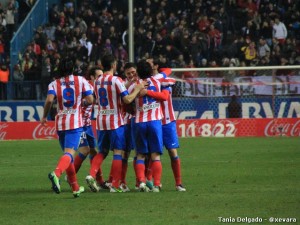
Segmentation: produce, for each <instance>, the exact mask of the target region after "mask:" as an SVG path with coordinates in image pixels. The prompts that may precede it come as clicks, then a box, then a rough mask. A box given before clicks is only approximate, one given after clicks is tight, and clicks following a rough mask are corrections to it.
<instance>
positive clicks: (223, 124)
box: [0, 118, 300, 140]
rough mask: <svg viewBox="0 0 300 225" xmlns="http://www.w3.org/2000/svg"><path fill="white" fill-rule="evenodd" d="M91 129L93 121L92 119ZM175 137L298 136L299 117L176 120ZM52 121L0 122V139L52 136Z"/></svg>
mask: <svg viewBox="0 0 300 225" xmlns="http://www.w3.org/2000/svg"><path fill="white" fill-rule="evenodd" d="M92 126H93V128H94V131H95V127H96V126H95V121H93V122H92ZM177 133H178V136H179V137H250V136H251V137H270V136H287V137H299V136H300V119H299V118H280V119H270V118H269V119H264V118H260V119H197V120H177ZM56 138H57V134H56V130H55V124H54V122H53V121H49V122H48V123H47V126H42V125H41V124H40V123H39V122H0V140H20V139H23V140H25V139H27V140H30V139H31V140H32V139H56Z"/></svg>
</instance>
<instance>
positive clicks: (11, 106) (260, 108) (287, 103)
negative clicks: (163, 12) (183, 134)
mask: <svg viewBox="0 0 300 225" xmlns="http://www.w3.org/2000/svg"><path fill="white" fill-rule="evenodd" d="M237 101H238V103H239V104H240V105H241V109H242V114H241V115H242V118H299V117H300V97H299V96H294V97H283V96H277V97H275V98H274V99H273V98H272V97H271V96H268V97H257V96H253V97H252V96H246V97H240V98H238V99H237ZM229 102H230V97H217V98H213V97H210V98H187V97H183V98H174V99H173V105H174V110H175V113H176V118H178V119H199V118H201V119H222V118H227V117H228V110H227V106H228V103H229ZM43 108H44V102H43V101H31V102H27V101H20V102H17V101H8V102H0V121H2V122H11V121H40V119H41V117H42V116H43Z"/></svg>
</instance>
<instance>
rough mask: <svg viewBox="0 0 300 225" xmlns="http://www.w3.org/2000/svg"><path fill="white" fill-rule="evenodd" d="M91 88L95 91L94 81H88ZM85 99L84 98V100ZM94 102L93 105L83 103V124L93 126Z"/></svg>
mask: <svg viewBox="0 0 300 225" xmlns="http://www.w3.org/2000/svg"><path fill="white" fill-rule="evenodd" d="M88 82H89V84H90V86H91V89H92V90H93V92H94V83H93V82H92V81H88ZM84 101H85V100H83V102H84ZM93 107H94V104H91V105H85V104H83V105H82V120H83V126H91V125H92V112H93Z"/></svg>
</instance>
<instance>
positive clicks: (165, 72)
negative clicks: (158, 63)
mask: <svg viewBox="0 0 300 225" xmlns="http://www.w3.org/2000/svg"><path fill="white" fill-rule="evenodd" d="M159 72H160V73H162V74H163V75H164V77H168V76H170V75H171V73H172V69H171V68H161V69H160V70H159Z"/></svg>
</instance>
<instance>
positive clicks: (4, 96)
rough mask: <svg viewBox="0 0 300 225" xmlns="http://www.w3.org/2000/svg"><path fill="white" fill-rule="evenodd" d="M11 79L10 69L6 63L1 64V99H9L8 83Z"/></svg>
mask: <svg viewBox="0 0 300 225" xmlns="http://www.w3.org/2000/svg"><path fill="white" fill-rule="evenodd" d="M8 81H9V69H8V68H7V65H6V64H4V63H1V64H0V100H6V99H7V93H6V92H7V83H8Z"/></svg>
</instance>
